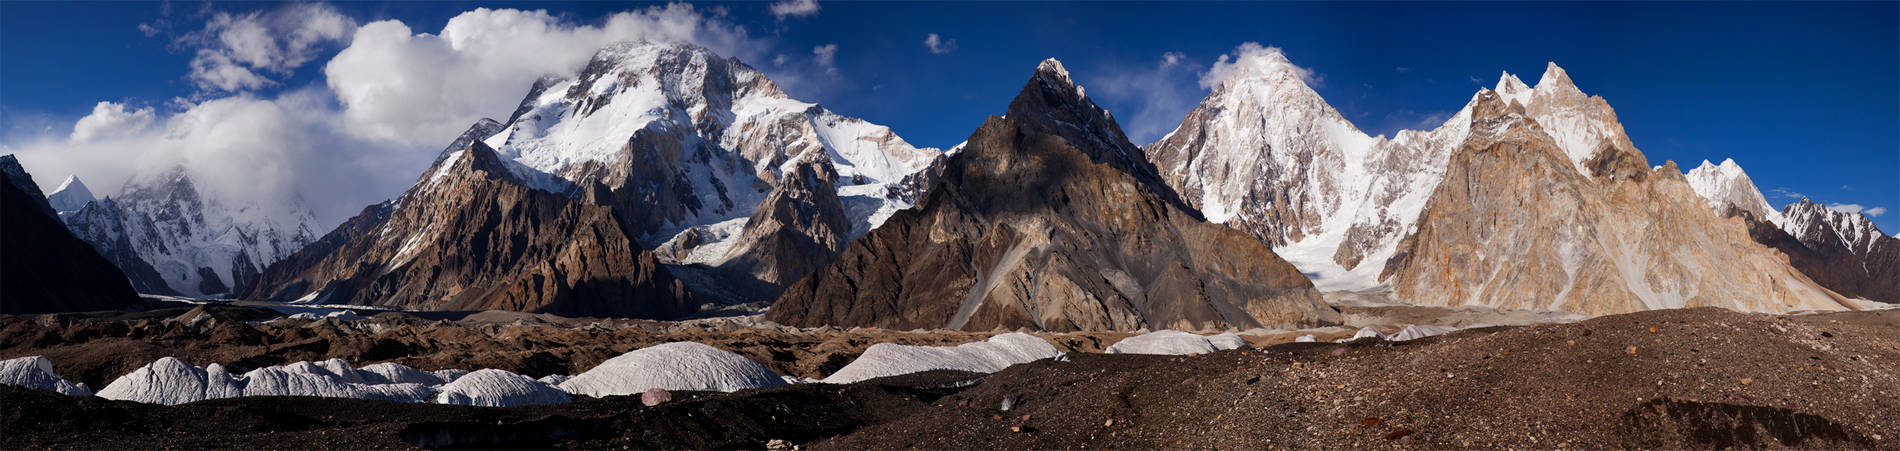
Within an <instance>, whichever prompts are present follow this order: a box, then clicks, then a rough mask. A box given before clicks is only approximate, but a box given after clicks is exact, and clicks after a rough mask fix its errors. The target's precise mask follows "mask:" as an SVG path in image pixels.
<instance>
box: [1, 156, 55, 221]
mask: <svg viewBox="0 0 1900 451" xmlns="http://www.w3.org/2000/svg"><path fill="white" fill-rule="evenodd" d="M0 174H6V176H7V183H10V184H12V185H13V187H14V188H16V189H19V190H20V192H21V193H24V194H26V195H27V197H29V198H31V199H33V203H34V206H35V209H37V210H39V211H41V212H44V213H46V216H48V217H53V218H58V217H59V213H58V212H57V211H55V210H53V207H52V206H51V205H49V204H47V203H46V194H45V193H42V192H40V186H39V184H38V183H35V182H34V181H33V175H32V174H28V173H27V172H26V168H25V167H22V166H20V160H19V159H16V158H14V157H13V155H12V154H8V155H0Z"/></svg>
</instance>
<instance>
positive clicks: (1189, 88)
mask: <svg viewBox="0 0 1900 451" xmlns="http://www.w3.org/2000/svg"><path fill="white" fill-rule="evenodd" d="M1199 69H1200V66H1198V65H1196V64H1194V63H1193V62H1191V61H1189V60H1188V57H1187V55H1186V54H1184V53H1181V52H1167V53H1163V54H1161V57H1160V58H1158V60H1157V61H1156V62H1155V63H1154V64H1153V65H1149V66H1145V67H1131V68H1123V69H1120V70H1110V71H1105V72H1106V73H1107V75H1106V78H1102V79H1099V80H1090V81H1089V82H1088V83H1087V85H1088V88H1089V94H1090V95H1091V96H1095V97H1098V98H1099V99H1100V101H1101V102H1104V103H1105V104H1108V105H1114V106H1116V107H1117V108H1119V109H1122V110H1124V111H1125V112H1126V114H1117V115H1116V116H1117V119H1119V120H1121V121H1122V124H1123V126H1124V127H1125V129H1124V130H1123V131H1124V132H1126V133H1127V134H1128V139H1129V140H1132V141H1134V142H1137V143H1144V142H1151V141H1155V140H1158V139H1160V138H1161V136H1162V135H1164V134H1166V133H1168V132H1169V131H1171V130H1174V129H1175V128H1176V127H1179V126H1180V125H1181V118H1183V117H1186V116H1187V112H1188V110H1189V109H1192V108H1193V107H1194V104H1195V103H1197V102H1199V101H1200V98H1201V97H1202V93H1201V92H1200V91H1197V90H1195V89H1194V84H1193V83H1194V79H1195V74H1196V73H1197V71H1198V70H1199Z"/></svg>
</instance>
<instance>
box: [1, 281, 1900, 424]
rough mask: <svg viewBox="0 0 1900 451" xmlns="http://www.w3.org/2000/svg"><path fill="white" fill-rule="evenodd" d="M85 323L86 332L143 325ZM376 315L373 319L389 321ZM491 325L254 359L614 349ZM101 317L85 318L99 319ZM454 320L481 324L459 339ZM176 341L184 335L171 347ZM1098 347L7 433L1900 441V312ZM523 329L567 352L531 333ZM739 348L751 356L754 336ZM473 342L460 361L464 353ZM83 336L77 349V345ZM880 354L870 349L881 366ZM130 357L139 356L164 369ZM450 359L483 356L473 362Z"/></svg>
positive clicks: (238, 409) (97, 419)
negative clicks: (933, 367) (1262, 343)
mask: <svg viewBox="0 0 1900 451" xmlns="http://www.w3.org/2000/svg"><path fill="white" fill-rule="evenodd" d="M69 320H71V321H73V322H74V323H75V324H82V325H83V324H91V323H92V322H97V323H100V324H119V323H123V321H105V320H99V319H93V320H79V319H69ZM4 321H5V323H4V327H3V328H0V331H4V333H0V338H4V339H5V340H6V341H4V342H3V343H4V345H5V347H4V349H6V350H7V352H9V353H10V354H7V355H9V356H11V355H13V354H17V353H18V352H22V351H24V350H25V349H26V348H28V347H30V345H29V344H30V343H32V342H33V341H31V340H58V339H61V338H60V337H62V335H63V334H62V333H60V332H53V331H51V330H52V329H57V328H51V327H48V326H45V325H41V323H42V322H52V321H53V320H46V319H44V318H42V319H39V320H33V321H22V320H20V319H17V318H15V319H6V320H4ZM140 321H143V320H140ZM325 321H330V320H325ZM365 321H366V322H363V323H358V324H357V325H356V326H357V327H362V326H367V325H373V324H378V323H377V321H380V320H379V319H377V318H372V319H370V320H365ZM320 322H322V321H320ZM524 322H525V321H524ZM177 323H179V322H178V321H174V322H173V323H171V324H177ZM221 323H223V324H225V325H224V326H219V327H213V328H211V329H212V330H213V331H216V330H218V329H219V328H224V329H225V330H227V331H228V330H231V329H230V326H229V325H230V324H244V323H243V322H242V321H221ZM470 323H471V321H470V320H468V319H466V318H465V319H463V320H461V321H457V322H455V323H454V324H450V325H438V326H437V327H438V329H429V328H427V327H422V328H412V329H419V330H409V331H406V332H404V331H400V330H401V329H400V328H398V329H393V331H392V330H385V331H383V332H381V333H365V332H350V333H342V332H322V331H323V330H325V328H324V327H316V328H314V329H316V330H318V332H310V333H313V334H315V335H313V336H312V337H310V338H307V339H306V340H308V343H330V344H329V345H328V347H329V348H330V349H337V350H340V351H344V352H343V353H342V354H332V353H327V351H326V353H318V352H309V355H290V356H286V355H277V354H270V353H268V352H267V351H254V352H256V354H255V355H256V356H263V355H272V356H273V357H271V358H275V359H288V360H312V359H318V358H329V357H341V358H346V359H348V358H351V357H353V356H350V355H344V354H348V353H349V352H358V353H360V352H363V351H362V350H364V349H368V348H369V347H363V346H361V344H362V343H365V342H367V343H374V342H376V340H375V339H372V338H365V337H359V336H358V335H367V336H368V337H377V336H379V335H380V334H396V335H397V336H419V337H421V338H419V339H400V338H397V337H394V336H383V337H380V338H382V339H388V340H391V341H395V342H399V343H430V342H431V340H436V341H437V344H435V345H434V346H439V347H441V349H438V350H436V351H434V352H432V353H412V354H411V355H409V356H407V357H395V359H396V360H395V361H399V362H403V363H405V364H418V363H426V362H448V360H433V359H447V358H448V356H449V355H450V354H457V353H462V354H468V355H469V357H468V358H470V359H471V360H470V361H476V360H478V359H480V358H479V357H474V356H475V355H480V354H483V353H485V352H484V351H479V349H481V347H483V346H491V347H493V349H494V350H495V351H494V353H498V354H508V355H534V354H535V353H545V354H547V355H550V356H554V357H551V358H555V359H559V358H561V356H578V355H591V354H590V353H591V352H593V351H587V352H578V351H562V348H558V347H556V346H554V345H553V344H554V343H559V342H562V340H568V339H564V338H543V337H539V336H534V338H525V337H524V336H522V335H509V334H501V333H495V334H486V333H478V332H477V331H478V330H481V329H483V327H495V328H498V329H499V330H507V329H509V328H522V327H529V328H532V327H546V328H551V329H552V328H560V329H569V328H567V327H565V326H556V325H552V324H542V325H515V326H499V325H496V326H478V325H475V324H470ZM279 324H281V323H272V324H271V325H268V326H269V327H263V326H253V328H261V329H265V330H269V331H271V332H270V334H290V333H291V332H288V330H299V331H308V330H310V329H313V328H311V327H309V326H310V324H303V325H301V326H296V327H288V328H286V329H285V330H278V329H277V328H278V327H283V326H279ZM618 326H619V327H621V328H620V329H619V330H616V331H611V332H596V333H601V334H605V335H601V336H598V337H595V339H596V340H595V341H590V342H587V343H588V344H582V343H583V342H581V341H579V340H574V341H567V343H569V344H570V346H569V347H586V346H600V347H607V348H612V347H621V346H624V347H627V348H635V347H639V346H645V345H648V344H652V342H653V341H659V340H666V339H669V338H683V337H686V336H692V335H694V334H695V333H697V334H702V335H699V336H698V338H696V339H697V340H705V341H704V342H707V343H709V344H713V343H714V342H721V343H725V344H724V345H720V344H715V346H720V347H722V348H729V349H735V350H738V352H740V353H741V354H744V355H747V356H748V357H751V358H753V359H755V360H759V361H760V362H761V363H765V364H767V365H768V366H772V367H773V368H774V370H781V369H783V370H782V371H785V373H784V374H794V375H801V376H805V377H816V376H817V374H814V373H812V372H811V371H812V370H810V369H807V370H803V371H807V372H806V373H800V372H799V370H795V369H796V368H800V365H804V364H811V363H817V362H815V361H813V360H815V359H817V357H813V356H817V355H826V354H824V352H826V351H817V350H816V349H820V348H823V349H831V350H832V351H828V352H832V353H833V354H830V355H840V354H843V353H846V352H850V351H845V350H844V349H848V348H850V347H851V345H849V343H853V342H855V340H872V341H875V340H877V339H897V338H899V337H912V338H911V339H914V340H918V341H920V342H929V341H930V340H937V341H935V342H933V343H948V342H952V341H955V340H953V339H952V338H951V337H949V336H947V335H945V334H944V333H938V332H933V333H930V334H904V333H893V332H888V331H878V332H877V334H873V333H872V332H873V331H871V330H859V331H831V332H820V333H809V332H789V331H771V330H764V329H758V328H750V329H743V330H729V331H724V332H713V331H711V330H710V329H708V330H705V331H700V332H692V331H685V330H679V328H680V327H681V325H661V324H657V323H655V324H646V325H635V324H631V323H629V324H620V325H618ZM700 326H704V325H687V326H685V327H689V328H699V327H700ZM89 327H106V326H104V325H97V326H89ZM89 327H73V328H70V329H74V330H73V331H74V332H76V331H83V330H92V329H90V328H89ZM179 327H181V326H177V325H167V324H166V323H163V322H162V321H152V324H147V325H145V326H142V327H138V326H127V330H140V329H147V328H150V329H156V330H154V331H153V332H160V331H164V332H165V333H158V334H156V335H154V336H151V337H148V338H150V339H149V340H148V339H146V338H141V339H135V340H138V341H139V342H149V346H151V348H139V347H135V346H132V345H129V344H119V345H116V346H118V348H110V349H128V350H140V349H142V350H143V352H151V353H163V352H166V351H168V350H187V351H189V350H196V349H208V350H212V351H213V352H225V353H227V354H223V355H224V356H227V357H228V356H235V355H238V352H237V350H238V349H244V348H242V347H239V346H224V347H219V346H214V345H211V344H205V343H199V344H196V345H195V346H197V347H194V345H193V344H192V343H189V342H190V341H192V340H197V341H206V340H207V338H206V337H208V335H192V334H204V332H198V331H192V330H190V329H189V328H184V329H179ZM344 327H350V326H344ZM443 327H447V328H448V329H440V328H443ZM668 329H671V330H668ZM713 329H717V328H713ZM35 330H37V331H38V332H37V333H24V332H28V331H35ZM425 331H426V332H425ZM448 331H458V332H459V333H462V334H465V335H436V334H449V333H450V332H448ZM538 332H541V333H552V332H553V331H551V330H541V331H538ZM94 333H97V332H94ZM122 333H124V332H122ZM167 333H169V334H171V335H173V336H174V338H173V339H170V340H167V339H165V338H163V337H164V336H165V335H166V334H167ZM325 333H334V334H335V335H334V336H330V335H324V334H325ZM574 333H579V332H574ZM404 334H407V335H404ZM617 334H626V335H624V336H623V335H617ZM854 334H855V335H854ZM878 334H882V335H878ZM213 335H215V334H213ZM269 336H272V337H277V335H269ZM554 336H556V337H558V336H559V334H554ZM475 337H483V338H475ZM497 337H508V338H497ZM721 337H723V338H721ZM798 337H805V338H798ZM922 337H929V338H922ZM1083 337H1086V336H1085V335H1084V336H1061V337H1053V338H1055V339H1054V340H1051V341H1052V342H1060V343H1056V344H1057V347H1058V348H1059V349H1062V350H1064V351H1068V353H1067V354H1065V355H1063V356H1061V357H1057V358H1053V359H1045V360H1041V361H1037V362H1034V363H1030V364H1024V365H1016V366H1013V367H1010V368H1008V369H1005V370H1003V371H1000V372H997V373H995V374H992V375H980V374H974V373H958V372H948V371H935V372H928V373H920V374H913V375H907V376H898V377H890V378H882V379H873V380H869V381H862V382H856V383H852V384H845V385H834V384H793V385H786V386H779V387H772V388H765V389H754V390H744V391H739V392H735V393H697V392H676V393H671V394H665V395H664V396H657V397H654V400H656V401H659V400H661V399H665V398H670V399H666V400H664V401H660V402H657V403H656V404H655V405H652V406H648V405H646V404H644V403H642V400H641V398H642V397H641V396H616V397H607V398H590V397H585V396H582V397H577V398H576V400H575V402H571V403H564V404H551V405H539V406H523V407H507V408H474V407H461V406H441V405H428V404H399V403H388V402H378V401H363V400H349V399H324V398H301V397H254V398H237V399H220V400H210V401H203V402H196V403H189V404H183V405H179V406H172V407H164V406H156V405H147V404H138V403H130V402H121V401H108V400H104V399H98V398H92V397H68V396H65V395H59V394H57V393H53V392H44V391H37V390H24V389H15V388H5V389H4V391H0V401H4V402H0V424H3V425H4V430H5V434H0V447H4V448H57V447H83V448H100V447H128V446H131V447H188V448H204V447H240V448H242V447H285V446H291V447H316V448H406V447H418V446H419V447H475V448H493V447H513V446H528V447H572V448H610V447H611V448H619V447H637V448H733V447H743V448H764V447H768V446H791V445H798V446H803V447H807V448H850V449H863V448H878V449H884V448H1097V449H1100V448H1128V447H1134V448H1252V449H1266V448H1283V447H1304V448H1312V447H1318V448H1352V449H1363V448H1392V447H1426V448H1474V447H1486V448H1488V447H1532V448H1560V447H1567V448H1625V447H1644V448H1685V447H1689V448H1702V447H1749V448H1762V447H1795V448H1878V449H1895V448H1900V437H1896V436H1895V435H1897V434H1895V433H1894V432H1893V431H1900V363H1896V362H1900V311H1891V310H1890V311H1873V312H1847V313H1830V314H1812V315H1783V316H1776V315H1760V314H1740V313H1734V312H1730V311H1726V310H1719V309H1691V310H1667V311H1654V312H1643V313H1634V314H1627V315H1616V316H1608V317H1601V318H1596V319H1591V320H1586V321H1582V322H1578V323H1569V324H1543V325H1535V326H1521V327H1489V328H1479V329H1469V330H1463V331H1458V332H1453V333H1450V334H1446V335H1440V336H1435V337H1430V338H1425V339H1420V340H1414V341H1410V342H1402V343H1393V342H1387V341H1380V340H1375V339H1364V340H1359V341H1354V342H1351V343H1344V344H1337V343H1328V342H1320V343H1289V344H1279V345H1272V346H1267V347H1264V348H1247V349H1238V350H1230V351H1221V352H1215V353H1211V354H1205V355H1198V356H1154V355H1124V354H1097V353H1096V352H1099V350H1100V348H1102V347H1106V346H1107V345H1108V344H1112V343H1113V342H1114V341H1116V339H1118V337H1112V338H1107V339H1104V340H1100V341H1105V343H1087V341H1088V340H1085V339H1083ZM451 338H470V339H471V340H470V341H469V342H467V343H462V344H461V345H459V346H457V345H453V344H449V343H444V342H441V341H443V340H448V339H451ZM1046 338H1048V337H1046ZM65 339H67V340H72V343H76V344H66V345H60V344H57V343H53V344H49V345H46V346H41V347H39V348H38V349H39V350H37V351H33V352H35V353H39V354H45V355H47V356H48V358H49V359H51V360H52V361H54V362H56V363H58V362H62V361H65V362H69V363H66V364H65V365H68V366H65V367H61V368H60V372H61V374H65V375H66V376H67V377H68V378H75V379H77V380H84V381H86V382H88V383H92V384H95V385H94V386H95V387H96V386H99V385H96V382H94V381H95V380H96V379H91V377H93V376H90V375H87V376H76V375H75V373H76V374H90V373H87V372H86V371H76V370H79V369H80V368H79V367H77V366H71V365H73V364H72V363H70V362H73V361H75V360H74V359H72V358H70V356H84V355H103V354H104V353H106V352H110V351H109V349H108V348H102V349H98V350H94V351H90V352H81V351H80V349H79V348H85V347H86V344H87V343H97V344H106V343H110V342H112V339H103V338H92V339H79V336H72V337H68V338H65ZM22 340H26V341H22ZM616 340H626V342H625V343H622V342H620V341H616ZM638 340H652V341H646V342H641V341H638ZM722 340H724V341H722ZM213 341H216V340H213ZM524 341H526V342H536V341H539V342H541V343H542V344H540V345H524V344H521V343H522V342H524ZM780 342H783V344H784V345H785V346H786V347H787V348H796V347H798V346H807V348H806V349H805V350H804V351H785V352H792V353H793V358H790V359H770V358H761V356H762V355H764V356H769V355H770V353H769V352H766V353H765V354H759V352H761V351H754V352H746V351H743V350H742V349H747V348H748V347H753V348H771V347H774V346H780ZM740 343H748V344H745V345H743V346H738V347H736V348H734V347H733V346H734V345H735V344H740ZM920 344H921V343H920ZM62 346H64V347H62ZM252 346H260V347H266V348H270V347H273V346H282V345H267V344H259V345H252ZM305 346H308V345H305ZM418 346H420V345H418ZM451 347H455V348H458V349H460V350H457V351H450V350H447V349H448V348H451ZM66 348H75V349H72V350H71V353H70V354H65V355H62V354H61V353H62V351H64V350H66ZM287 349H296V348H294V347H292V348H287ZM352 349H356V350H354V351H349V350H352ZM416 349H424V348H423V347H418V348H416ZM859 349H860V350H859V351H856V352H862V351H861V348H859ZM219 350H222V351H219ZM1077 351H1081V352H1077ZM306 352H308V351H306ZM598 352H599V353H600V354H601V355H605V356H611V355H614V354H615V352H614V351H606V350H602V351H598ZM179 355H181V356H191V355H193V354H192V353H189V352H186V353H181V354H179ZM62 357H66V358H62ZM354 357H361V356H360V355H356V356H354ZM800 357H803V360H801V358H800ZM125 358H126V359H129V360H131V361H134V362H140V363H138V364H142V362H146V361H149V359H143V358H137V357H125ZM193 358H207V359H208V357H193ZM252 358H254V359H260V360H259V361H261V359H263V357H252ZM488 358H491V359H495V360H493V361H495V362H498V363H508V360H509V358H498V357H488ZM404 359H410V360H404ZM208 361H209V360H205V361H199V362H194V363H198V364H204V363H207V362H208ZM355 361H357V362H359V363H367V360H355ZM847 361H848V360H847ZM411 362H414V363H411ZM800 362H804V363H800ZM562 363H563V364H564V365H566V366H567V368H565V369H561V370H559V371H556V372H558V373H561V374H573V373H576V372H578V371H576V369H585V368H588V367H591V366H592V363H586V364H580V363H569V362H562ZM594 363H597V362H594ZM517 364H519V363H517ZM135 365H136V364H135ZM449 366H454V367H461V368H477V367H482V366H483V365H481V364H472V363H469V362H467V361H465V362H455V363H453V364H451V365H449ZM818 366H822V365H814V366H810V367H806V368H816V367H818ZM419 367H426V365H419ZM518 368H519V367H518ZM94 371H105V370H103V369H95V370H94ZM106 372H108V373H109V371H106ZM549 374H554V373H549ZM775 440H776V441H777V442H776V444H775V442H774V441H775Z"/></svg>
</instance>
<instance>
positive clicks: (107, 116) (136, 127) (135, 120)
mask: <svg viewBox="0 0 1900 451" xmlns="http://www.w3.org/2000/svg"><path fill="white" fill-rule="evenodd" d="M154 114H155V113H154V111H153V110H152V108H151V107H145V108H140V109H137V110H132V111H126V110H125V105H121V104H117V103H112V102H99V104H97V105H93V107H92V114H88V115H86V117H82V118H79V122H76V123H73V133H72V135H69V136H67V138H66V141H67V142H69V143H73V144H84V143H88V142H92V141H93V140H96V139H101V138H117V137H123V136H129V135H136V134H138V133H140V132H144V131H145V129H146V128H147V127H151V126H152V117H153V115H154Z"/></svg>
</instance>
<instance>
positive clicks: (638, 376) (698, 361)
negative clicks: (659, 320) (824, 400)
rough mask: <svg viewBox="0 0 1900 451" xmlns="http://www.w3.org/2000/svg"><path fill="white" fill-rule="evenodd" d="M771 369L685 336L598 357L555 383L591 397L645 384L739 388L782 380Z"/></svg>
mask: <svg viewBox="0 0 1900 451" xmlns="http://www.w3.org/2000/svg"><path fill="white" fill-rule="evenodd" d="M784 384H785V380H784V379H783V378H781V377H779V375H778V374H777V373H773V372H772V370H771V369H768V368H766V367H765V365H760V364H759V363H758V362H754V361H752V360H751V359H747V358H745V356H742V355H739V354H735V353H732V352H731V351H725V350H721V349H719V348H715V347H712V346H708V345H705V344H701V343H695V342H690V341H683V342H675V343H666V344H661V345H656V346H649V347H646V348H642V349H638V350H634V351H632V352H628V353H626V354H621V355H620V356H618V357H614V358H612V359H607V361H605V362H601V363H600V366H596V367H594V368H593V369H590V370H587V372H585V373H581V374H579V375H577V376H574V377H573V378H572V379H568V380H567V381H565V382H562V383H561V384H560V388H561V390H563V391H566V392H568V393H572V394H576V395H587V396H594V397H604V396H615V395H631V394H636V393H642V392H645V391H647V390H648V389H653V388H658V389H662V390H692V391H714V390H716V391H723V392H731V391H739V390H745V389H748V388H760V387H771V386H777V385H784Z"/></svg>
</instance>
